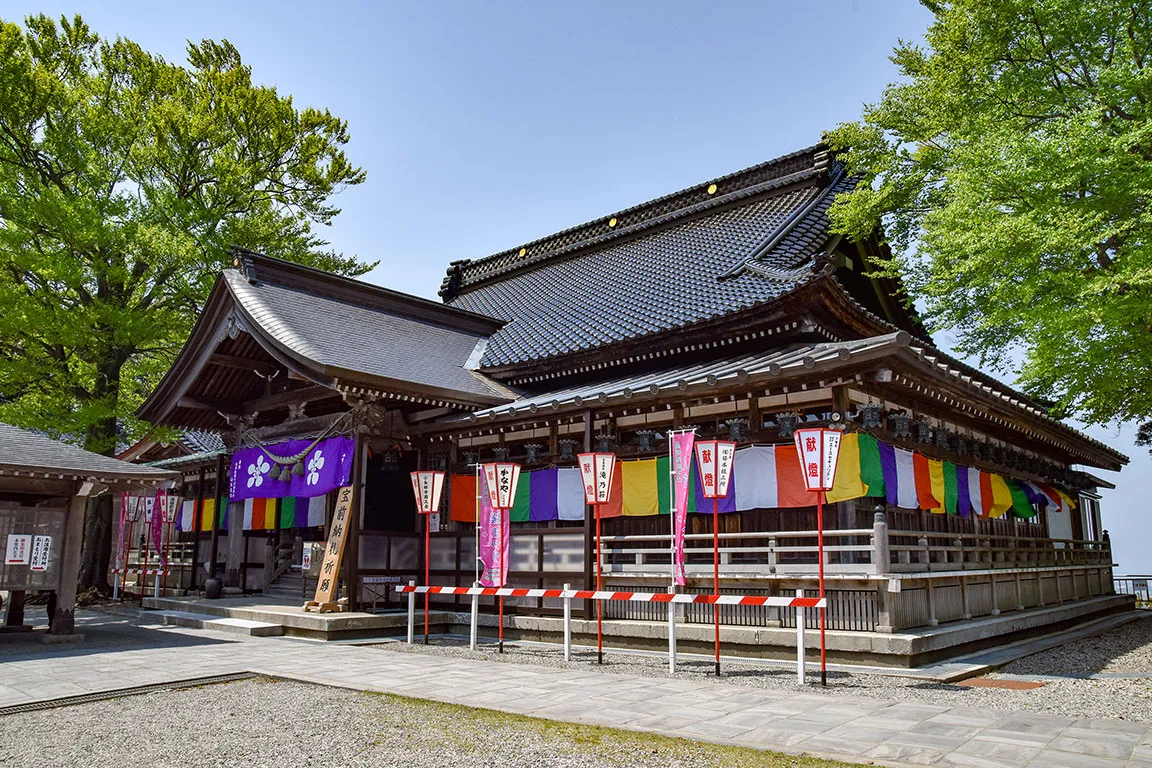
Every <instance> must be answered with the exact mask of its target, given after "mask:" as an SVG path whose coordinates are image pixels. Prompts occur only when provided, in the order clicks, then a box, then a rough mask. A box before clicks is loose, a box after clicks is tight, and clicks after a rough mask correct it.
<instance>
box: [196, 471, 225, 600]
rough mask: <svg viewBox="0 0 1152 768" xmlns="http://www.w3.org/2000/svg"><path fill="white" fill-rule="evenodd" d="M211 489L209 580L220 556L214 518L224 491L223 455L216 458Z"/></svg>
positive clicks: (214, 573) (218, 536)
mask: <svg viewBox="0 0 1152 768" xmlns="http://www.w3.org/2000/svg"><path fill="white" fill-rule="evenodd" d="M212 488H213V491H212V492H213V494H214V497H213V499H214V500H213V503H212V510H213V512H212V514H213V519H212V527H211V528H210V529H209V530H210V531H212V543H211V545H210V546H209V548H208V576H209V578H211V577H214V576H215V575H216V558H217V556H218V555H219V554H220V526H219V524H218V522H217V519H216V517H217V516H218V515H219V514H220V498H221V496H220V492H221V491H222V490H223V489H224V455H223V454H221V455H219V456H217V457H216V481H215V484H214V485H213V486H212ZM201 512H203V504H201Z"/></svg>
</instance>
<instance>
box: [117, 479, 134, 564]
mask: <svg viewBox="0 0 1152 768" xmlns="http://www.w3.org/2000/svg"><path fill="white" fill-rule="evenodd" d="M132 498H133V497H131V496H129V495H128V494H126V493H123V494H120V541H119V543H118V544H117V545H116V567H117V568H123V567H124V559H125V558H124V537H125V535H126V532H125V531H124V528H125V526H126V525H127V524H128V519H129V518H128V505H129V504H131V503H132Z"/></svg>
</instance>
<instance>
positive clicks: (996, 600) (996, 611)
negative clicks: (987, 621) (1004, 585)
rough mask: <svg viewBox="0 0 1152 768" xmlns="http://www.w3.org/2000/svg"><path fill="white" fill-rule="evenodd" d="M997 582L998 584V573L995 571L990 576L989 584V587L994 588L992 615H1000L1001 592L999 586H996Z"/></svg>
mask: <svg viewBox="0 0 1152 768" xmlns="http://www.w3.org/2000/svg"><path fill="white" fill-rule="evenodd" d="M996 584H997V582H996V574H994V573H993V574H991V575H990V576H989V577H988V585H989V588H990V589H991V590H992V612H991V615H992V616H999V615H1000V593H999V588H998V587H997V586H996Z"/></svg>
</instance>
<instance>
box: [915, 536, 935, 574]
mask: <svg viewBox="0 0 1152 768" xmlns="http://www.w3.org/2000/svg"><path fill="white" fill-rule="evenodd" d="M916 546H918V547H919V548H920V551H919V552H917V555H919V558H920V562H921V563H923V564H924V570H926V571H930V570H932V552H931V551H930V550H929V549H928V537H927V536H925V535H923V534H921V535H920V538H918V539H917V540H916Z"/></svg>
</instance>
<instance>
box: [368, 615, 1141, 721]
mask: <svg viewBox="0 0 1152 768" xmlns="http://www.w3.org/2000/svg"><path fill="white" fill-rule="evenodd" d="M1138 627H1143V628H1144V629H1145V630H1146V631H1148V630H1152V624H1149V623H1148V622H1147V621H1141V622H1136V625H1135V626H1134V627H1133V628H1131V629H1129V628H1127V627H1121V628H1118V629H1116V630H1113V631H1112V632H1109V633H1105V635H1102V636H1101V637H1100V638H1098V640H1099V642H1100V643H1101V644H1103V646H1104V647H1106V648H1109V647H1110V648H1115V647H1127V646H1125V641H1124V640H1122V639H1121V640H1116V639H1114V638H1113V635H1114V634H1118V635H1124V636H1127V633H1128V632H1133V631H1136V632H1139V629H1138ZM1145 643H1146V644H1145V646H1144V647H1143V650H1142V651H1141V652H1142V653H1143V658H1144V659H1152V636H1149V637H1148V638H1147V639H1146V640H1145ZM1074 645H1076V644H1070V645H1068V646H1064V647H1062V648H1058V649H1053V650H1050V651H1046V652H1044V653H1042V654H1037V656H1038V657H1055V658H1056V659H1059V658H1061V655H1062V654H1063V652H1064V649H1065V648H1071V647H1073V646H1074ZM371 647H375V648H379V649H380V650H383V651H391V652H401V653H433V654H439V655H445V656H456V657H461V658H476V659H485V660H487V661H500V662H505V663H510V664H516V663H520V664H539V665H544V666H551V667H571V668H579V669H593V668H595V669H598V670H600V671H604V672H609V673H616V674H628V675H641V676H643V677H667V676H668V671H667V657H666V656H660V655H636V654H626V653H612V652H611V651H606V652H605V654H604V666H603V667H597V666H596V653H595V651H586V650H583V649H581V650H580V651H575V650H574V651H573V654H572V662H571V663H568V664H566V663H565V661H564V656H563V652H562V651H561V650H560V649H559V648H554V647H553V646H545V645H536V644H528V645H523V646H521V645H513V644H508V643H506V644H505V653H504V654H503V655H500V654H498V653H497V652H496V647H495V645H488V644H485V645H481V647H480V648H479V649H478V650H477V651H476V652H475V653H473V652H472V651H470V650H469V649H468V643H467V641H466V640H456V639H454V638H443V639H439V640H433V642H432V644H431V645H428V646H424V645H422V644H419V643H417V644H415V645H411V646H409V645H407V644H406V643H387V644H382V645H375V646H371ZM1132 653H1135V652H1132ZM1130 655H1131V654H1127V655H1125V656H1123V657H1121V658H1125V659H1127V658H1128V657H1129V656H1130ZM1033 658H1035V657H1033ZM1021 661H1024V660H1021ZM1016 663H1020V662H1016ZM1038 663H1039V664H1041V665H1043V664H1045V663H1050V664H1055V663H1057V662H1045V661H1043V660H1041V661H1039V662H1038ZM1071 663H1074V662H1071ZM1126 663H1128V662H1126ZM1131 663H1134V664H1137V665H1138V666H1139V662H1138V661H1135V660H1133V661H1132V662H1131ZM808 669H809V675H812V674H813V672H816V673H817V674H818V672H819V662H817V663H816V664H815V665H813V664H812V662H811V660H810V661H809V667H808ZM677 670H678V671H677V675H676V676H677V677H678V678H681V679H690V680H698V681H701V682H709V683H716V682H717V679H716V677H715V675H714V674H713V663H712V661H711V660H701V659H698V658H692V659H691V660H688V659H685V658H683V657H682V658H681V659H680V662H679V664H678V666H677ZM1143 670H1144V671H1149V672H1152V664H1149V663H1147V662H1145V663H1144V665H1143ZM1013 671H1015V670H1013ZM1089 671H1095V670H1089ZM1018 674H1020V673H1018ZM1029 674H1036V673H1035V672H1032V673H1029ZM1047 674H1055V673H1047ZM795 676H796V672H795V668H794V667H790V668H789V667H769V666H765V665H763V664H752V663H738V662H729V661H725V662H724V675H723V677H722V678H721V679H720V681H719V682H721V683H726V684H732V685H747V686H750V687H756V688H774V689H778V690H779V689H785V690H799V689H798V687H797V686H796V683H795ZM809 679H810V680H812V679H818V678H814V677H810V678H809ZM804 690H805V692H807V693H823V694H825V695H828V696H864V697H868V698H876V699H889V700H892V701H912V700H914V701H922V702H926V703H930V704H940V705H944V706H950V707H979V708H982V709H1004V710H1016V711H1030V712H1042V713H1048V714H1053V715H1063V716H1070V717H1092V718H1116V719H1121V720H1133V721H1138V722H1145V723H1152V680H1125V679H1113V680H1054V681H1050V682H1046V683H1045V684H1044V687H1042V688H1037V689H1034V690H1031V691H1011V690H1003V689H996V688H970V687H965V686H959V685H949V684H945V683H934V682H928V681H924V680H916V679H913V678H906V677H894V676H885V675H873V674H869V675H862V674H849V673H846V672H834V671H829V672H828V687H827V688H825V689H821V688H820V686H819V685H809V686H807V687H806V688H805V689H804Z"/></svg>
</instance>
